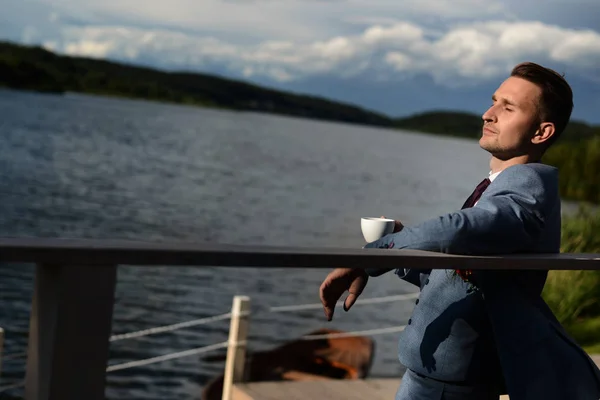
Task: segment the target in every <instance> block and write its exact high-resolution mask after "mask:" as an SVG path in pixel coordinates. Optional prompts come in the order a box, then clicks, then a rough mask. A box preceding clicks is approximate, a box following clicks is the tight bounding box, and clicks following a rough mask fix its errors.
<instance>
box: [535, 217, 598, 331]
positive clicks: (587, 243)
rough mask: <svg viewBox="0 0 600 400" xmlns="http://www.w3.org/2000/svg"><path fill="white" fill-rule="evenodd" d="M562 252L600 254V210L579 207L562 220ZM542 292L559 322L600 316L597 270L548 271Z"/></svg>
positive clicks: (565, 322)
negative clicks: (574, 212)
mask: <svg viewBox="0 0 600 400" xmlns="http://www.w3.org/2000/svg"><path fill="white" fill-rule="evenodd" d="M561 252H563V253H600V211H592V210H591V209H590V208H589V207H583V206H582V207H580V208H579V210H578V212H577V213H576V214H575V215H573V216H571V217H567V218H565V219H564V220H563V224H562V239H561ZM542 295H543V297H544V300H545V301H546V302H547V303H548V305H549V306H550V308H551V309H552V311H553V312H554V314H555V315H556V317H557V318H558V320H559V321H560V322H561V323H562V324H565V325H568V324H570V323H573V322H574V321H576V320H578V319H580V318H583V317H596V316H600V271H587V270H586V271H550V273H549V274H548V280H547V282H546V286H545V287H544V291H543V293H542Z"/></svg>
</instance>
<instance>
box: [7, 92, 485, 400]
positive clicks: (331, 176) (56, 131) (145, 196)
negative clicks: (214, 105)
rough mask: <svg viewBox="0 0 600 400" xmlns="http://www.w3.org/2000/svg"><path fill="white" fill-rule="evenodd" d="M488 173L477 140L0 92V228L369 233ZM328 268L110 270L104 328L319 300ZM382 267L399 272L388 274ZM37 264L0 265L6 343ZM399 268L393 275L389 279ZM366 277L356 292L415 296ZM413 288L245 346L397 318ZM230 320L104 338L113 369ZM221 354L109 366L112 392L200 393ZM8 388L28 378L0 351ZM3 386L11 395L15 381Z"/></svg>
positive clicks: (15, 345) (298, 238) (442, 207)
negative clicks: (366, 227) (239, 302)
mask: <svg viewBox="0 0 600 400" xmlns="http://www.w3.org/2000/svg"><path fill="white" fill-rule="evenodd" d="M487 173H488V154H487V153H486V152H484V151H483V150H481V149H480V148H479V146H478V144H477V142H476V141H468V140H462V139H450V138H443V137H436V136H430V135H422V134H415V133H409V132H403V131H397V130H390V129H377V128H370V127H364V126H356V125H347V124H340V123H330V122H318V121H312V120H304V119H296V118H287V117H280V116H272V115H264V114H257V113H245V112H231V111H217V110H210V109H202V108H193V107H185V106H175V105H165V104H158V103H150V102H143V101H131V100H119V99H111V98H102V97H92V96H83V95H75V94H69V95H66V96H55V95H40V94H32V93H23V92H14V91H0V177H1V178H0V199H1V200H0V207H1V209H0V210H1V212H0V236H3V237H32V236H35V237H69V238H97V239H104V238H111V239H130V240H143V241H170V242H173V241H179V242H191V243H219V244H244V245H275V246H277V245H284V246H285V245H291V246H323V247H325V246H327V247H329V246H333V247H348V248H357V247H360V246H362V245H363V244H364V241H363V238H362V235H361V232H360V217H361V216H380V215H385V216H388V217H394V218H396V219H400V220H402V221H403V222H404V223H405V224H411V223H415V222H418V221H420V220H423V219H427V218H430V217H434V216H436V215H437V214H440V213H444V212H448V211H454V210H456V209H457V208H459V207H460V206H461V205H462V203H463V201H464V200H465V198H466V197H467V196H468V195H469V194H470V193H471V191H472V190H473V188H474V187H475V186H476V185H477V183H479V182H480V181H481V179H483V177H485V176H486V175H487ZM326 274H327V271H325V270H314V269H310V270H303V269H293V270H289V269H285V270H284V269H283V268H281V269H254V268H248V269H245V268H190V267H181V268H179V267H178V268H172V267H170V268H167V267H157V268H141V267H130V266H124V267H119V271H118V284H117V294H116V303H115V308H114V320H113V332H114V333H124V332H130V331H136V330H140V329H145V328H150V327H154V326H159V325H165V324H171V323H177V322H183V321H187V320H192V319H197V318H203V317H209V316H213V315H219V314H222V313H226V312H228V311H229V310H230V307H231V301H232V297H233V296H234V295H236V294H244V295H248V296H250V297H251V299H252V304H253V307H257V308H259V309H264V308H265V307H269V306H282V305H294V304H307V303H308V304H309V303H318V302H319V297H318V289H319V285H320V283H321V281H322V279H323V278H324V276H325V275H326ZM390 277H392V276H391V275H390ZM32 278H33V267H32V266H31V265H16V264H0V326H1V327H3V328H4V329H5V331H6V342H5V352H6V353H15V352H19V351H23V350H24V349H25V348H26V342H27V331H28V323H29V308H30V302H31V294H32V284H33V280H32ZM392 278H394V277H392ZM414 291H415V288H413V287H411V286H410V285H409V284H407V283H405V282H403V281H400V280H399V279H395V278H394V279H386V278H379V279H371V280H370V282H369V285H368V287H367V290H366V291H365V293H364V294H363V298H368V297H377V296H387V295H396V294H402V293H409V292H414ZM412 307H413V301H404V302H397V303H385V304H378V305H364V306H360V307H358V306H357V307H356V308H355V309H353V310H352V311H351V312H349V313H343V312H342V313H337V314H336V317H335V319H334V320H333V321H332V322H330V323H328V322H327V321H325V319H324V316H323V312H322V310H310V311H302V312H296V313H276V314H268V313H263V314H259V315H258V314H257V315H256V316H255V317H254V318H252V319H251V326H250V345H249V346H250V349H251V350H254V349H265V348H271V347H273V346H275V345H277V344H280V343H282V342H284V341H286V340H291V339H295V338H297V337H298V336H300V335H303V334H306V333H308V332H310V331H312V330H314V329H317V328H322V327H331V328H335V329H343V330H348V331H353V330H363V329H375V328H385V327H390V326H397V325H402V324H404V323H405V322H406V321H407V319H408V317H409V316H410V312H411V310H412ZM228 324H229V323H228V321H220V322H217V323H214V324H210V325H203V326H198V327H193V328H189V329H184V330H180V331H177V332H171V333H165V334H159V335H153V336H147V337H144V338H140V339H132V340H124V341H119V342H114V343H113V344H112V345H111V350H110V361H109V363H110V364H116V363H120V362H125V361H131V360H138V359H144V358H149V357H154V356H158V355H162V354H167V353H171V352H176V351H182V350H187V349H190V348H196V347H201V346H206V345H210V344H214V343H219V342H223V341H225V340H226V339H227V333H228V326H229V325H228ZM397 335H398V334H397V333H392V334H384V335H379V336H374V337H373V338H374V339H375V341H376V354H375V361H374V365H373V368H372V375H374V376H400V374H401V372H402V368H401V366H400V365H399V363H398V361H397V358H396V342H397ZM222 369H223V363H208V362H206V361H203V360H202V357H201V356H191V357H187V358H181V359H178V360H171V361H166V362H162V363H157V364H152V365H149V366H144V367H138V368H131V369H127V370H122V371H115V372H112V373H109V374H108V387H107V397H108V398H110V399H142V398H143V399H161V400H167V399H199V398H200V392H201V389H202V387H203V385H204V384H205V383H206V382H207V380H209V379H210V378H211V377H213V376H215V375H217V374H219V373H221V372H222ZM2 374H3V375H2V380H1V382H0V386H1V385H4V384H7V383H10V382H12V381H16V380H21V379H22V378H23V375H24V360H11V361H9V360H7V361H5V363H4V365H3V371H2ZM11 393H12V394H15V395H18V394H19V391H18V390H15V391H13V392H11Z"/></svg>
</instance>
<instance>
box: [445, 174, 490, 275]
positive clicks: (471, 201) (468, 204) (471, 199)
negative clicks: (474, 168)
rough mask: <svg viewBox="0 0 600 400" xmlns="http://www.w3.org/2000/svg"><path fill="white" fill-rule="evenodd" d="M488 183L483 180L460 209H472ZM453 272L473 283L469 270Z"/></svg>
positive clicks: (487, 180) (471, 272) (487, 179)
mask: <svg viewBox="0 0 600 400" xmlns="http://www.w3.org/2000/svg"><path fill="white" fill-rule="evenodd" d="M490 183H492V181H490V180H489V178H485V179H484V180H482V181H481V183H480V184H479V185H477V187H476V188H475V190H474V191H473V193H472V194H471V195H470V196H469V198H468V199H467V201H465V204H463V206H462V209H463V210H464V209H465V208H471V207H473V206H474V205H475V203H477V200H479V198H480V197H481V195H482V194H483V192H484V191H485V189H487V187H488V186H490ZM454 271H455V272H456V274H457V275H458V276H460V277H461V278H462V279H463V280H464V281H465V282H469V283H473V282H472V281H471V275H472V274H473V271H471V270H470V269H455V270H454Z"/></svg>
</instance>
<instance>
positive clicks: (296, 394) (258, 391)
mask: <svg viewBox="0 0 600 400" xmlns="http://www.w3.org/2000/svg"><path fill="white" fill-rule="evenodd" d="M592 359H593V360H594V361H595V362H596V364H597V365H598V366H600V355H593V356H592ZM400 382H401V379H375V378H373V379H365V380H336V379H322V380H305V381H297V382H293V381H287V382H257V383H238V384H235V385H234V387H233V391H232V400H308V399H329V400H365V399H369V400H393V399H394V396H395V394H396V391H397V390H398V387H399V386H400ZM508 399H509V397H508V396H506V395H505V396H500V400H508Z"/></svg>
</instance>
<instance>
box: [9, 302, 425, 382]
mask: <svg viewBox="0 0 600 400" xmlns="http://www.w3.org/2000/svg"><path fill="white" fill-rule="evenodd" d="M418 296H419V293H409V294H401V295H393V296H383V297H374V298H370V299H359V300H357V302H356V303H355V304H354V306H358V305H370V304H381V303H388V302H395V301H403V300H411V299H414V298H417V297H418ZM342 305H343V301H340V302H339V303H338V304H336V307H342ZM322 307H323V305H322V304H321V303H313V304H300V305H289V306H277V307H267V308H266V309H264V310H262V311H259V312H255V313H253V315H256V314H263V313H280V312H294V311H303V310H313V309H320V308H322ZM250 314H251V313H250V312H228V313H224V314H220V315H216V316H212V317H206V318H199V319H194V320H191V321H185V322H180V323H176V324H171V325H164V326H158V327H154V328H149V329H143V330H140V331H135V332H129V333H123V334H117V335H112V336H111V337H110V339H109V341H110V342H117V341H121V340H126V339H136V338H141V337H145V336H149V335H155V334H159V333H166V332H173V331H177V330H180V329H185V328H190V327H194V326H199V325H206V324H209V323H213V322H217V321H223V320H231V319H232V317H247V316H249V315H250ZM405 327H406V325H400V326H392V327H388V328H378V329H369V330H361V331H353V332H343V333H331V334H323V335H304V336H301V337H300V338H299V340H303V341H308V340H323V339H339V338H348V337H356V336H374V335H382V334H388V333H397V332H401V331H402V330H403V329H404V328H405ZM245 345H246V341H245V340H241V341H237V342H232V341H231V340H229V341H226V342H221V343H216V344H212V345H208V346H203V347H198V348H194V349H190V350H185V351H180V352H175V353H169V354H165V355H161V356H157V357H151V358H147V359H142V360H136V361H129V362H124V363H121V364H114V365H110V366H108V367H107V369H106V372H114V371H120V370H124V369H129V368H135V367H140V366H144V365H150V364H155V363H160V362H164V361H168V360H174V359H179V358H184V357H190V356H193V355H198V354H203V353H208V352H211V351H214V350H219V349H223V348H228V347H230V346H233V347H238V346H245ZM26 356H27V352H19V353H10V354H6V355H4V356H3V357H2V360H0V362H1V361H3V360H16V359H20V358H24V357H26ZM24 385H25V381H24V380H23V381H17V382H13V383H11V384H9V385H6V386H0V393H2V392H6V391H9V390H13V389H18V388H21V387H23V386H24Z"/></svg>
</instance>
